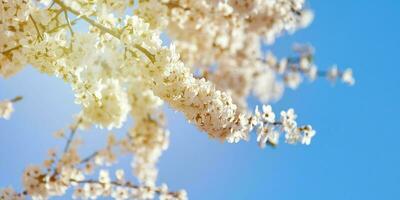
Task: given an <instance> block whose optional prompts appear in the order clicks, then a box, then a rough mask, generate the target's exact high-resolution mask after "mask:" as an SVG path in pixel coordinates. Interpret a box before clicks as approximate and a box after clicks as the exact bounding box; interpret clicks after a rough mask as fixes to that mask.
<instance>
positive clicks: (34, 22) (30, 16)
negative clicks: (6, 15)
mask: <svg viewBox="0 0 400 200" xmlns="http://www.w3.org/2000/svg"><path fill="white" fill-rule="evenodd" d="M29 18H30V19H31V20H32V22H33V25H34V26H35V29H36V32H37V34H38V37H39V38H40V39H41V40H43V37H42V34H41V33H40V31H39V28H38V26H37V24H36V21H35V19H33V17H32V15H29Z"/></svg>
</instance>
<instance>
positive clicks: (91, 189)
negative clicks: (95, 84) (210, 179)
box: [0, 117, 187, 200]
mask: <svg viewBox="0 0 400 200" xmlns="http://www.w3.org/2000/svg"><path fill="white" fill-rule="evenodd" d="M84 123H85V122H84V121H83V119H82V118H80V117H78V118H77V120H76V122H74V123H73V124H72V125H70V127H69V136H68V137H67V138H66V137H65V134H64V131H63V130H59V131H57V132H55V133H54V136H55V137H56V138H65V139H66V144H65V146H64V151H63V152H62V154H61V155H60V156H59V159H57V153H56V151H55V150H50V151H49V156H50V157H49V159H47V160H45V161H44V163H43V165H42V166H39V165H35V166H30V167H28V168H26V169H25V172H24V175H23V178H22V180H23V185H24V188H25V190H24V191H23V192H20V193H17V192H15V191H14V190H12V189H11V188H6V189H3V190H0V198H1V199H25V197H27V196H30V197H32V198H34V199H47V198H50V197H54V196H61V195H64V194H65V193H66V191H67V190H68V189H69V188H73V189H74V192H73V196H72V197H73V199H76V198H78V199H89V198H90V199H95V198H98V197H100V196H102V197H107V196H109V197H112V198H114V199H120V200H123V199H132V198H134V199H153V198H154V197H155V195H157V196H159V198H160V199H170V200H172V199H176V200H182V199H187V197H186V192H185V191H184V190H181V191H178V192H172V191H169V190H168V187H167V185H166V184H162V185H161V186H159V187H156V186H154V185H137V184H134V183H132V182H130V181H128V180H126V178H125V176H124V171H123V170H122V169H119V170H117V171H116V172H115V180H112V179H111V178H110V174H109V172H108V170H105V169H101V168H100V169H101V170H100V171H99V176H98V178H97V179H93V178H90V176H91V175H90V174H91V173H93V172H94V171H95V167H101V165H102V164H103V163H104V162H105V163H107V164H108V165H109V166H111V165H112V164H113V163H116V160H115V159H114V156H113V154H114V153H113V150H112V149H114V148H116V147H118V146H119V145H120V144H119V143H120V142H118V141H116V139H115V137H114V136H113V135H112V134H110V135H109V137H108V140H107V145H106V147H105V148H104V149H100V150H98V151H95V153H93V154H91V155H90V156H89V157H87V158H84V159H80V157H79V155H78V154H77V148H78V147H79V145H81V143H82V141H80V140H79V139H76V135H77V131H78V129H84V128H88V124H84ZM93 162H94V163H96V164H93ZM82 166H84V167H82ZM86 177H87V178H86Z"/></svg>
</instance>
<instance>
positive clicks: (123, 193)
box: [111, 187, 129, 200]
mask: <svg viewBox="0 0 400 200" xmlns="http://www.w3.org/2000/svg"><path fill="white" fill-rule="evenodd" d="M128 191H129V190H128V189H126V188H124V187H116V188H114V189H113V190H112V192H111V197H113V198H114V199H115V200H125V199H128V198H129V192H128Z"/></svg>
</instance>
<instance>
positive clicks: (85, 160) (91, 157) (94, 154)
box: [80, 151, 99, 164]
mask: <svg viewBox="0 0 400 200" xmlns="http://www.w3.org/2000/svg"><path fill="white" fill-rule="evenodd" d="M97 154H99V152H98V151H96V152H93V153H92V154H90V155H89V156H88V157H86V158H84V159H82V160H81V162H80V164H84V163H87V162H89V161H90V160H92V159H93V158H94V157H96V156H97Z"/></svg>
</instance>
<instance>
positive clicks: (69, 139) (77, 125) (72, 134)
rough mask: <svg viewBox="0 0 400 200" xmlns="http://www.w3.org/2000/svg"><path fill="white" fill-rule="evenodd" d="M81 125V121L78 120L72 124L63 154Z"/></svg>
mask: <svg viewBox="0 0 400 200" xmlns="http://www.w3.org/2000/svg"><path fill="white" fill-rule="evenodd" d="M80 123H81V120H79V121H78V122H76V124H74V125H73V126H72V127H71V132H70V134H69V137H68V140H67V144H66V145H65V147H64V154H65V153H67V152H68V150H69V147H70V146H71V142H72V140H74V136H75V134H76V131H77V130H78V127H79V124H80Z"/></svg>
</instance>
